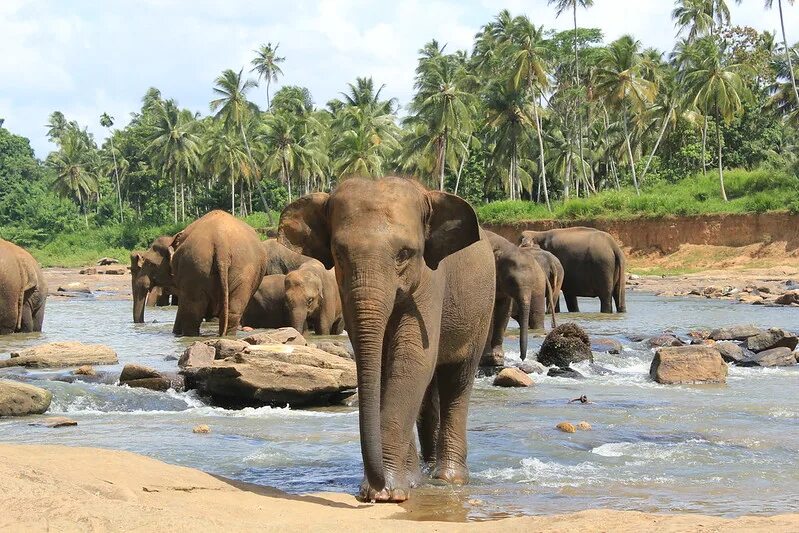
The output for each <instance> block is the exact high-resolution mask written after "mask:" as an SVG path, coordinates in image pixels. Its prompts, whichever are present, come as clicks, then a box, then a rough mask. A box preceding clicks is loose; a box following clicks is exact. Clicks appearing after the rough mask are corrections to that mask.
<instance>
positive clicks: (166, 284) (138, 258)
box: [130, 235, 175, 324]
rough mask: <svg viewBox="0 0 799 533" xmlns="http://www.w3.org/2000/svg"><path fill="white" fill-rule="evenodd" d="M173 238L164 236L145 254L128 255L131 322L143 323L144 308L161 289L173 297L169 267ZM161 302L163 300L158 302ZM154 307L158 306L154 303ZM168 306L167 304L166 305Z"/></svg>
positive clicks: (154, 242) (155, 241)
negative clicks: (131, 300)
mask: <svg viewBox="0 0 799 533" xmlns="http://www.w3.org/2000/svg"><path fill="white" fill-rule="evenodd" d="M173 240H174V237H172V236H170V235H164V236H161V237H158V238H157V239H155V240H154V241H153V243H152V244H151V245H150V247H149V248H148V249H147V251H145V252H132V253H131V254H130V284H131V292H132V295H133V322H134V323H136V324H141V323H143V322H144V307H145V305H149V300H150V299H151V298H152V296H151V295H152V294H153V293H154V292H156V291H157V289H159V288H160V289H161V294H160V295H159V296H162V295H163V294H164V291H165V290H166V291H168V294H172V295H173V297H174V291H175V287H174V282H173V280H172V269H171V267H170V265H169V247H170V246H171V245H172V241H173ZM160 301H161V302H163V300H160ZM156 305H159V304H158V303H157V302H156ZM166 305H168V304H166Z"/></svg>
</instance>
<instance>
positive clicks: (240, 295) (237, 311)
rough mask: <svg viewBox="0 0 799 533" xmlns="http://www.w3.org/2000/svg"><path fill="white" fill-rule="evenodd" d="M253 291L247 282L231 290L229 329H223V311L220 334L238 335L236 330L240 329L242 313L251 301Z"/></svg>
mask: <svg viewBox="0 0 799 533" xmlns="http://www.w3.org/2000/svg"><path fill="white" fill-rule="evenodd" d="M253 292H254V291H253V290H252V288H251V287H250V286H248V285H247V284H245V283H242V284H241V285H239V286H238V287H236V288H235V289H233V290H232V291H231V293H230V296H229V297H228V312H227V329H226V330H225V331H222V329H223V328H224V327H225V325H224V324H223V321H222V320H221V317H222V313H220V315H219V316H220V322H219V335H220V336H222V335H234V336H235V335H236V332H237V331H238V329H239V324H240V323H241V315H243V314H244V310H245V309H246V308H247V304H248V303H250V298H252V295H253ZM223 305H224V304H223Z"/></svg>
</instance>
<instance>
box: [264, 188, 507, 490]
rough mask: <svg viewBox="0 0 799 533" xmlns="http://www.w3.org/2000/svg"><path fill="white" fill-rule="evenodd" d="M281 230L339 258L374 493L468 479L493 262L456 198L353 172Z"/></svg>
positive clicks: (291, 213) (305, 200)
mask: <svg viewBox="0 0 799 533" xmlns="http://www.w3.org/2000/svg"><path fill="white" fill-rule="evenodd" d="M279 235H280V236H279V239H280V241H281V242H282V243H285V244H286V245H287V246H289V247H291V248H293V249H295V250H296V251H298V252H301V253H303V254H305V255H308V256H311V257H314V258H316V259H318V260H320V261H321V262H322V263H323V264H324V265H325V267H327V268H331V267H333V266H334V265H335V271H336V279H337V281H338V287H339V291H340V294H341V301H342V307H343V312H344V320H345V323H346V326H347V331H348V332H349V335H350V340H351V341H352V345H353V348H354V350H355V360H356V364H357V371H358V404H359V422H360V434H361V452H362V455H363V461H364V472H365V479H364V481H363V483H362V485H361V490H360V496H361V497H362V498H363V499H365V500H368V501H403V500H406V499H407V498H408V495H409V492H410V488H411V487H412V486H414V485H416V484H417V483H418V482H419V480H420V476H421V471H420V468H419V458H418V455H417V452H416V446H415V440H414V438H413V427H414V423H415V422H417V421H418V431H419V440H420V443H421V447H422V457H423V459H424V460H425V461H426V462H427V463H428V464H429V465H430V467H431V471H432V474H433V477H435V478H438V479H441V480H444V481H447V482H450V483H466V482H467V480H468V469H467V466H466V448H467V445H466V419H467V412H468V404H469V396H470V394H471V389H472V383H473V381H474V374H475V371H476V369H477V364H478V362H479V359H480V356H481V354H482V352H483V349H484V347H485V343H486V340H487V337H488V330H489V326H490V322H491V311H492V309H493V306H494V285H495V279H494V261H493V254H492V252H491V246H490V244H489V243H488V242H487V241H485V240H481V237H480V228H479V226H478V223H477V216H476V215H475V213H474V210H473V209H472V208H471V206H469V204H468V203H467V202H465V201H464V200H462V199H461V198H458V197H457V196H454V195H450V194H446V193H443V192H437V191H427V190H426V189H424V187H422V186H421V185H419V184H418V183H416V182H415V181H412V180H408V179H403V178H393V177H392V178H383V179H380V180H376V181H375V180H365V179H358V178H351V179H348V180H346V181H344V182H342V183H341V184H340V185H339V186H338V188H337V189H336V190H335V191H334V192H332V193H331V194H329V195H328V194H326V193H314V194H311V195H308V196H304V197H302V198H300V199H298V200H297V201H295V202H293V203H292V204H290V205H289V206H287V207H286V208H285V209H284V210H283V213H282V214H281V217H280V230H279Z"/></svg>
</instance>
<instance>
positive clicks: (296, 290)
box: [285, 259, 344, 335]
mask: <svg viewBox="0 0 799 533" xmlns="http://www.w3.org/2000/svg"><path fill="white" fill-rule="evenodd" d="M285 289H286V307H287V310H288V314H289V323H288V324H287V325H289V326H291V327H293V328H294V329H296V330H297V331H300V332H303V333H304V332H305V331H307V330H309V329H312V330H313V331H314V333H316V334H317V335H338V334H339V333H341V332H342V331H343V330H344V319H343V317H342V311H341V297H340V296H339V294H338V285H337V284H336V274H335V272H334V271H333V269H330V270H326V269H325V267H324V265H323V264H322V263H320V262H319V261H317V260H315V259H311V260H310V261H307V262H305V263H303V264H302V265H300V267H299V268H298V269H296V270H292V271H291V272H289V273H288V274H286V283H285Z"/></svg>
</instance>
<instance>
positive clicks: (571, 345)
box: [538, 322, 594, 369]
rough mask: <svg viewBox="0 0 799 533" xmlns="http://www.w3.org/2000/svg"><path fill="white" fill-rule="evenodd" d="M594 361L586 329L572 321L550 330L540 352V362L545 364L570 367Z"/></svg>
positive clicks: (563, 367)
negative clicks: (574, 364) (582, 362)
mask: <svg viewBox="0 0 799 533" xmlns="http://www.w3.org/2000/svg"><path fill="white" fill-rule="evenodd" d="M586 360H587V361H592V362H593V360H594V356H593V354H592V353H591V341H590V340H589V339H588V335H587V334H586V332H585V330H583V328H581V327H580V326H578V325H577V324H574V323H572V322H569V323H566V324H561V325H560V326H558V327H556V328H555V329H553V330H552V331H550V332H549V333H548V334H547V336H546V338H544V342H543V343H542V344H541V349H540V350H539V352H538V362H539V363H541V364H543V365H544V366H553V365H554V366H557V367H558V368H561V369H568V368H569V365H570V364H572V363H578V362H580V361H586Z"/></svg>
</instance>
